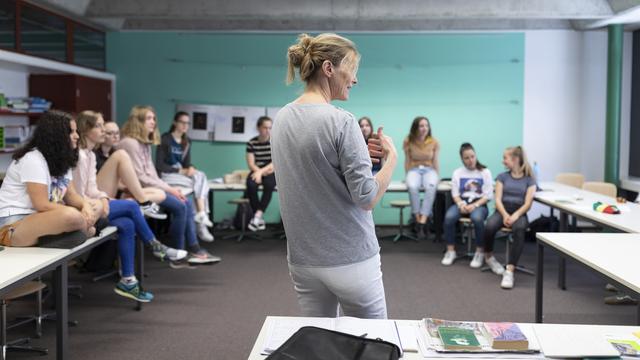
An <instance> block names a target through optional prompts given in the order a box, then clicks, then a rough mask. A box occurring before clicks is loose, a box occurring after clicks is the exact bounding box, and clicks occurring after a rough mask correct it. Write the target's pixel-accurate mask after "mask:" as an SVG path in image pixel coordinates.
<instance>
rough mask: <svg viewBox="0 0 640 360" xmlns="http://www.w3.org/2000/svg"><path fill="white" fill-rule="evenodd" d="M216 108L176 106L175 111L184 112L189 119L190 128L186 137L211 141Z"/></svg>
mask: <svg viewBox="0 0 640 360" xmlns="http://www.w3.org/2000/svg"><path fill="white" fill-rule="evenodd" d="M216 108H217V106H213V105H196V104H178V105H177V106H176V111H184V112H186V113H187V114H189V117H190V118H191V126H189V132H188V133H187V135H188V136H189V137H190V138H191V139H192V140H202V141H211V140H213V132H214V129H215V127H214V120H213V118H214V114H215V112H216Z"/></svg>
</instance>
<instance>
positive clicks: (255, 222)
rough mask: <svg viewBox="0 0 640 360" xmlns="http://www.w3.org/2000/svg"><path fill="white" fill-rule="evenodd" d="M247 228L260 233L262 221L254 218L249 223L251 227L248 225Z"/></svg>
mask: <svg viewBox="0 0 640 360" xmlns="http://www.w3.org/2000/svg"><path fill="white" fill-rule="evenodd" d="M247 227H248V228H249V230H251V231H258V230H260V219H258V218H255V217H254V218H252V219H251V221H249V225H247Z"/></svg>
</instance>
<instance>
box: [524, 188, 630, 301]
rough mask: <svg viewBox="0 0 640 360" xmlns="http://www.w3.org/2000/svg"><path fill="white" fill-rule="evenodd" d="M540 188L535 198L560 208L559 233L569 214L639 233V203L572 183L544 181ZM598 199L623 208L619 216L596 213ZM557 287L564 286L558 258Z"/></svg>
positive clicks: (565, 229)
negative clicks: (581, 187) (622, 200)
mask: <svg viewBox="0 0 640 360" xmlns="http://www.w3.org/2000/svg"><path fill="white" fill-rule="evenodd" d="M539 186H540V188H541V189H542V191H538V192H536V193H535V196H534V199H535V200H536V201H538V202H540V203H542V204H545V205H547V206H549V207H551V208H552V209H558V210H559V211H560V229H559V232H568V231H569V227H568V217H569V215H572V216H574V217H576V218H580V219H584V220H587V221H589V222H592V223H595V224H598V225H601V226H604V227H608V228H611V229H615V230H618V231H621V232H627V233H640V221H638V219H640V205H638V204H636V203H632V202H627V203H625V204H617V203H616V199H614V198H611V197H608V196H605V195H601V194H598V193H594V192H591V191H586V190H582V189H578V188H575V187H572V186H568V185H564V184H560V183H556V182H543V183H540V184H539ZM597 201H600V202H603V203H606V204H616V205H618V206H620V207H621V208H622V209H621V210H622V213H621V214H618V215H612V214H604V213H599V212H597V211H595V210H593V203H595V202H597ZM558 287H560V288H561V289H563V290H565V289H566V264H565V261H564V258H561V259H560V264H559V268H558Z"/></svg>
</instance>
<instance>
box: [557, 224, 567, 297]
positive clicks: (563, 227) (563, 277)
mask: <svg viewBox="0 0 640 360" xmlns="http://www.w3.org/2000/svg"><path fill="white" fill-rule="evenodd" d="M568 224H569V215H568V214H567V213H566V212H564V211H560V232H561V233H566V232H568ZM558 287H559V288H560V289H562V290H567V261H566V260H565V258H564V257H560V259H559V260H558Z"/></svg>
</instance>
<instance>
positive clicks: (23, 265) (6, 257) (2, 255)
mask: <svg viewBox="0 0 640 360" xmlns="http://www.w3.org/2000/svg"><path fill="white" fill-rule="evenodd" d="M116 231H117V229H116V228H115V227H113V226H109V227H106V228H105V229H103V230H102V231H101V232H100V235H99V236H95V237H93V238H90V239H87V240H86V241H85V242H84V243H82V244H80V245H78V246H76V247H75V248H73V249H50V248H40V247H29V248H16V247H5V248H4V250H2V251H0V297H2V296H4V295H5V294H6V293H8V292H9V291H11V290H12V289H14V288H16V287H18V286H20V285H22V284H24V283H25V282H27V281H31V280H33V279H35V278H36V277H38V276H40V275H42V274H44V273H47V272H50V271H53V272H54V277H53V282H54V292H55V295H56V314H57V322H56V359H58V360H60V359H68V358H69V349H68V341H67V339H68V334H69V331H68V318H69V314H68V308H69V306H68V293H67V287H68V280H69V279H68V273H67V263H68V261H69V260H71V259H73V258H75V257H78V256H80V255H82V254H83V253H85V252H87V251H89V250H91V249H93V248H94V247H96V246H98V245H100V244H102V243H103V242H105V241H107V240H109V239H112V238H113V237H114V236H116Z"/></svg>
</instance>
